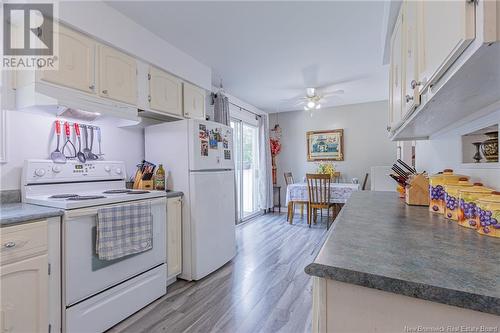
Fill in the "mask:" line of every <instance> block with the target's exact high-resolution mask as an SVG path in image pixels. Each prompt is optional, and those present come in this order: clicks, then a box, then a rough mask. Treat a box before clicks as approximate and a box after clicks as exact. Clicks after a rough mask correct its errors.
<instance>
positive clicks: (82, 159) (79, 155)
mask: <svg viewBox="0 0 500 333" xmlns="http://www.w3.org/2000/svg"><path fill="white" fill-rule="evenodd" d="M73 127H74V128H75V133H76V138H77V139H78V152H77V153H76V157H77V158H78V160H79V161H80V162H82V163H85V162H87V158H86V157H85V154H84V153H82V138H81V136H80V126H78V123H74V124H73Z"/></svg>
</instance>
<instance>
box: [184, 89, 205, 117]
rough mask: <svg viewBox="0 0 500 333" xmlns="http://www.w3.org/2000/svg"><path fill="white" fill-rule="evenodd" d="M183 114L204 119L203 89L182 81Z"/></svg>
mask: <svg viewBox="0 0 500 333" xmlns="http://www.w3.org/2000/svg"><path fill="white" fill-rule="evenodd" d="M184 116H185V117H187V118H193V119H201V120H205V90H203V89H201V88H198V87H196V86H193V85H192V84H189V83H184Z"/></svg>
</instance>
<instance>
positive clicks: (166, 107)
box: [149, 67, 182, 117]
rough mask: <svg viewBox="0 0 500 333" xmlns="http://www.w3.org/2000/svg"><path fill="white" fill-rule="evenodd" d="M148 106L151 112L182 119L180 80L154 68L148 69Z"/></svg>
mask: <svg viewBox="0 0 500 333" xmlns="http://www.w3.org/2000/svg"><path fill="white" fill-rule="evenodd" d="M149 105H150V107H151V108H152V109H153V110H158V111H164V112H168V113H171V114H175V115H178V116H181V117H182V82H181V80H179V79H178V78H176V77H174V76H172V75H170V74H168V73H166V72H164V71H162V70H160V69H158V68H156V67H150V69H149Z"/></svg>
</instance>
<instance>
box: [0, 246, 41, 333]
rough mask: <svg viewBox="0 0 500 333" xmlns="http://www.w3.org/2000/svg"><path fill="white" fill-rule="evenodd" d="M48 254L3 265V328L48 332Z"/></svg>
mask: <svg viewBox="0 0 500 333" xmlns="http://www.w3.org/2000/svg"><path fill="white" fill-rule="evenodd" d="M47 267H48V258H47V254H43V255H39V256H36V257H33V258H29V259H25V260H21V261H17V262H14V263H12V264H8V265H5V266H2V268H1V273H0V282H1V291H2V305H1V317H0V321H1V324H0V327H1V328H2V332H47V331H48V327H49V323H48V312H47V307H48V283H49V276H48V274H47Z"/></svg>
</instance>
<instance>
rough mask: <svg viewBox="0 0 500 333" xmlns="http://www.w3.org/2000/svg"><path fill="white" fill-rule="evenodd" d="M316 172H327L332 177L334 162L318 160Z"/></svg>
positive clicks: (333, 174)
mask: <svg viewBox="0 0 500 333" xmlns="http://www.w3.org/2000/svg"><path fill="white" fill-rule="evenodd" d="M316 172H317V173H321V174H327V175H330V177H331V178H332V179H333V177H334V176H335V164H333V163H332V162H319V163H318V167H317V168H316Z"/></svg>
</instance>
